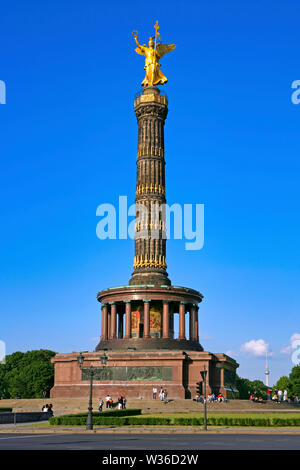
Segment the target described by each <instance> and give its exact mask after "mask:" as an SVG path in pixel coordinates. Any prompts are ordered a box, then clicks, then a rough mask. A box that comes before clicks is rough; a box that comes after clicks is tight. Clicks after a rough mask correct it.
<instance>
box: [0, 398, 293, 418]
mask: <svg viewBox="0 0 300 470" xmlns="http://www.w3.org/2000/svg"><path fill="white" fill-rule="evenodd" d="M103 399H104V397H103ZM113 399H116V397H113ZM45 403H52V405H53V410H54V414H69V413H82V412H86V411H87V408H88V398H46V399H40V398H37V399H20V400H16V399H12V400H0V407H12V408H13V411H16V412H29V411H41V409H42V406H43V405H44V404H45ZM127 408H141V409H142V410H143V413H203V404H202V403H196V402H194V401H193V400H181V399H176V400H172V399H171V400H169V401H168V403H167V404H164V403H163V402H162V401H161V400H159V399H156V400H132V399H130V400H128V402H127ZM207 408H208V413H247V412H248V413H263V412H269V413H272V412H277V413H278V412H300V405H296V404H288V403H274V402H266V403H263V404H261V403H253V402H252V401H249V400H229V401H227V402H226V403H223V402H221V403H218V402H214V403H208V404H207ZM93 409H94V411H97V410H98V399H94V400H93ZM104 409H105V408H104Z"/></svg>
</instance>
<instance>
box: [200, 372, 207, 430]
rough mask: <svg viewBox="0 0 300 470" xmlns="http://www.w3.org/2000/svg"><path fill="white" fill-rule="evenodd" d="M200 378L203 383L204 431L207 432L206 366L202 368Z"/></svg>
mask: <svg viewBox="0 0 300 470" xmlns="http://www.w3.org/2000/svg"><path fill="white" fill-rule="evenodd" d="M201 376H202V379H203V383H204V431H207V403H206V377H207V370H206V366H204V370H202V371H201Z"/></svg>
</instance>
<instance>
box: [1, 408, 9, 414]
mask: <svg viewBox="0 0 300 470" xmlns="http://www.w3.org/2000/svg"><path fill="white" fill-rule="evenodd" d="M5 411H12V408H0V413H4V412H5Z"/></svg>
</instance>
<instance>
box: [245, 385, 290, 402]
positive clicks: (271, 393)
mask: <svg viewBox="0 0 300 470" xmlns="http://www.w3.org/2000/svg"><path fill="white" fill-rule="evenodd" d="M267 397H268V400H273V401H275V402H276V403H280V402H288V401H290V399H289V398H288V391H287V390H286V389H284V391H282V390H280V389H279V390H278V389H277V388H275V389H274V390H272V389H271V388H268V389H267ZM249 400H251V401H254V402H256V403H264V400H263V398H262V397H261V396H257V393H256V392H254V393H251V394H250V395H249Z"/></svg>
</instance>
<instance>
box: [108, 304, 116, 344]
mask: <svg viewBox="0 0 300 470" xmlns="http://www.w3.org/2000/svg"><path fill="white" fill-rule="evenodd" d="M110 321H111V339H116V332H117V305H116V304H115V303H113V304H111V310H110Z"/></svg>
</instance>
